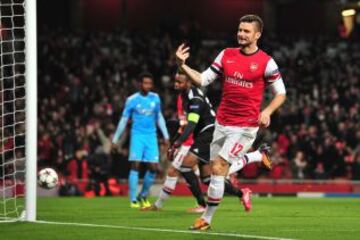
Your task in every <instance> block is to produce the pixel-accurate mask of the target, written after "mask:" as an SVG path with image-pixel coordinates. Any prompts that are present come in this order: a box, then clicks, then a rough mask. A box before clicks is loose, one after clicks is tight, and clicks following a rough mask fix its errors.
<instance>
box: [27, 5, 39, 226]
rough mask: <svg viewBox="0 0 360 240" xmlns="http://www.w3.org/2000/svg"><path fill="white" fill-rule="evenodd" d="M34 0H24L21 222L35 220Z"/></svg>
mask: <svg viewBox="0 0 360 240" xmlns="http://www.w3.org/2000/svg"><path fill="white" fill-rule="evenodd" d="M36 23H37V21H36V0H25V79H26V81H25V86H26V88H25V92H26V97H25V98H26V121H25V126H26V140H25V159H26V160H25V161H26V166H25V179H26V181H25V220H26V221H35V220H36V174H37V26H36Z"/></svg>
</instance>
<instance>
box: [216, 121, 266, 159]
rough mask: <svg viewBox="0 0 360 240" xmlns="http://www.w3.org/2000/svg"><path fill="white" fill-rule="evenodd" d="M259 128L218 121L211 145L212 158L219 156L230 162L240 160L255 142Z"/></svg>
mask: <svg viewBox="0 0 360 240" xmlns="http://www.w3.org/2000/svg"><path fill="white" fill-rule="evenodd" d="M258 130H259V127H234V126H223V125H221V124H219V123H218V122H216V123H215V131H214V136H213V140H212V142H211V145H210V160H214V159H215V157H217V156H220V157H222V158H224V159H225V160H226V161H228V162H229V163H230V164H232V163H233V162H234V161H237V160H239V159H240V158H242V157H243V156H244V154H245V153H246V152H247V151H248V150H249V148H250V147H251V146H252V144H253V143H254V141H255V138H256V134H257V131H258Z"/></svg>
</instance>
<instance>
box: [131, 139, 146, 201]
mask: <svg viewBox="0 0 360 240" xmlns="http://www.w3.org/2000/svg"><path fill="white" fill-rule="evenodd" d="M142 155H143V144H142V141H141V138H140V137H139V136H137V135H135V134H133V135H132V136H131V138H130V154H129V161H130V162H131V166H130V172H129V198H130V207H131V208H139V207H140V204H139V203H138V202H137V188H138V184H139V169H140V161H141V159H142Z"/></svg>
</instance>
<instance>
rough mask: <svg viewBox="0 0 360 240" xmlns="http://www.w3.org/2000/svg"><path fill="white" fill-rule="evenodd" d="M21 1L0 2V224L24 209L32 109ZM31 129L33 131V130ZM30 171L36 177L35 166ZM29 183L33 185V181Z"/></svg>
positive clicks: (15, 218) (23, 9)
mask: <svg viewBox="0 0 360 240" xmlns="http://www.w3.org/2000/svg"><path fill="white" fill-rule="evenodd" d="M30 1H33V0H29V2H30ZM25 2H26V1H25V0H1V1H0V64H1V66H0V139H1V140H0V221H11V220H17V219H20V217H22V215H23V214H24V212H25V211H24V210H25V209H26V206H27V204H26V201H25V186H27V184H25V183H26V175H27V173H26V171H25V169H26V165H27V163H26V158H27V149H26V148H25V142H27V140H28V136H26V135H28V132H29V129H28V130H27V128H28V124H27V123H26V121H27V120H28V117H29V116H28V114H27V109H28V108H32V107H34V108H35V110H36V106H31V105H28V102H27V99H26V96H27V95H28V90H27V89H28V88H27V86H26V85H27V84H29V81H28V80H29V79H28V77H27V76H28V75H27V72H28V71H29V69H28V66H27V64H26V62H27V57H26V53H25V50H26V49H27V47H28V46H27V43H26V40H25V39H27V32H26V30H25V29H26V27H25V22H26V21H25V16H26V13H27V11H26V10H25V7H26V5H25ZM35 30H36V28H35ZM34 48H35V49H36V47H34ZM35 63H36V60H35ZM35 84H36V82H35ZM25 93H26V94H25ZM35 93H36V91H35ZM35 105H36V104H35ZM33 130H35V131H36V127H35V128H34V129H32V131H33ZM35 142H36V141H35ZM35 148H36V146H35ZM35 152H36V150H35ZM32 171H35V176H36V167H35V168H34V169H32ZM33 175H34V173H32V176H33ZM32 182H33V183H31V184H32V185H34V184H36V179H35V182H34V179H32ZM30 188H31V189H34V188H33V186H30ZM32 201H34V200H32ZM30 212H32V211H30ZM33 220H34V219H33Z"/></svg>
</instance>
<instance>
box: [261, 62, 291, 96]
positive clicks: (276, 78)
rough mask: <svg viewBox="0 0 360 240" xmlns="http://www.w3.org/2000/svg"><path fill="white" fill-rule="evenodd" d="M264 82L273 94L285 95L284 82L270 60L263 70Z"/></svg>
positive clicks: (274, 64)
mask: <svg viewBox="0 0 360 240" xmlns="http://www.w3.org/2000/svg"><path fill="white" fill-rule="evenodd" d="M265 81H266V84H267V85H269V86H270V88H271V90H272V92H273V93H274V94H286V89H285V85H284V81H283V79H282V76H281V73H280V71H279V67H278V66H277V64H276V62H275V61H274V59H272V58H271V59H270V60H269V62H268V64H267V66H266V69H265Z"/></svg>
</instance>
